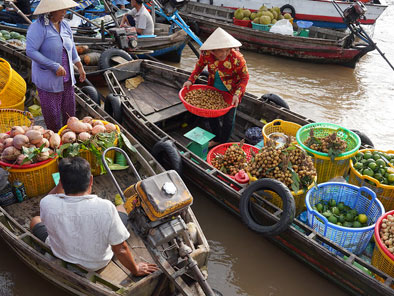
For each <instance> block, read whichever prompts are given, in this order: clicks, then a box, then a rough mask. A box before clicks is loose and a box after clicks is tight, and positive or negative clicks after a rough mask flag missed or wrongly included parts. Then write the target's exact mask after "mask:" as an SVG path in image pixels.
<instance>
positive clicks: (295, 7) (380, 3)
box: [191, 0, 387, 29]
mask: <svg viewBox="0 0 394 296" xmlns="http://www.w3.org/2000/svg"><path fill="white" fill-rule="evenodd" d="M191 2H200V3H205V4H210V5H215V6H223V7H228V8H232V9H237V8H239V7H244V8H247V9H251V10H258V9H259V8H260V7H261V6H262V4H264V5H265V6H266V7H268V8H271V7H274V6H276V7H279V8H281V10H282V11H283V10H285V11H286V12H289V13H291V14H292V16H293V17H294V18H295V19H297V20H307V21H312V22H313V23H314V24H315V26H319V27H326V28H337V29H338V28H343V29H344V28H346V25H345V24H344V23H343V20H342V18H341V17H340V15H339V14H338V12H337V11H336V10H335V8H334V6H333V4H332V1H330V0H321V1H316V0H271V1H269V0H268V1H264V3H263V2H262V1H259V0H247V1H243V3H242V5H240V3H239V2H238V1H235V0H209V1H208V0H192V1H191ZM335 2H336V3H337V4H338V5H339V7H340V8H341V10H342V11H343V10H345V9H346V8H347V7H349V5H350V4H351V2H349V1H335ZM361 2H363V4H364V5H365V7H366V8H367V12H366V15H365V16H366V19H362V20H361V23H362V24H365V25H373V24H374V23H375V22H376V20H377V19H378V18H379V16H380V15H381V14H382V13H383V12H384V11H385V10H386V8H387V3H386V1H384V0H375V1H369V0H361Z"/></svg>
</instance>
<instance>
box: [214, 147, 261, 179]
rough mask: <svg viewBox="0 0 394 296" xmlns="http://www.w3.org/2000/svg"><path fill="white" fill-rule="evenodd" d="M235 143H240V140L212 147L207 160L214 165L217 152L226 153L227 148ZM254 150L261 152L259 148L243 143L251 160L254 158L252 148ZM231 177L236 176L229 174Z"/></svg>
mask: <svg viewBox="0 0 394 296" xmlns="http://www.w3.org/2000/svg"><path fill="white" fill-rule="evenodd" d="M233 144H239V142H232V143H224V144H220V145H218V146H216V147H214V148H212V149H211V150H210V151H209V152H208V155H207V162H208V163H209V164H210V165H212V163H211V160H212V159H213V158H214V157H215V156H216V155H217V154H224V153H226V151H227V149H228V148H229V147H230V146H231V145H233ZM251 149H252V150H253V151H254V152H255V153H257V152H259V149H258V148H256V147H254V146H252V145H249V144H243V146H242V150H243V151H244V152H245V153H246V160H247V161H249V160H250V159H251V158H252V154H251V152H250V150H251ZM228 176H229V177H231V178H233V179H234V176H231V175H228Z"/></svg>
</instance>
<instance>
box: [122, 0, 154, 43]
mask: <svg viewBox="0 0 394 296" xmlns="http://www.w3.org/2000/svg"><path fill="white" fill-rule="evenodd" d="M131 6H133V7H134V8H133V9H132V10H131V11H130V12H128V13H127V14H125V15H123V17H122V21H121V23H120V26H121V27H123V26H133V24H134V23H135V28H136V30H137V33H138V35H153V34H154V31H155V27H154V24H153V19H152V16H151V15H150V13H149V11H148V10H147V9H146V7H145V6H144V4H143V0H131Z"/></svg>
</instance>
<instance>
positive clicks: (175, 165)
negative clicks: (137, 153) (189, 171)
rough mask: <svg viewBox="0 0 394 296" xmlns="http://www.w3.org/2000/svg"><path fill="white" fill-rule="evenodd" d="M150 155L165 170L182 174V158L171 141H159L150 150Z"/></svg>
mask: <svg viewBox="0 0 394 296" xmlns="http://www.w3.org/2000/svg"><path fill="white" fill-rule="evenodd" d="M152 155H153V157H154V158H156V159H157V160H158V161H159V162H160V164H162V165H163V166H164V168H165V169H173V170H175V171H176V172H177V173H178V174H179V175H181V174H182V158H181V155H180V154H179V152H178V150H177V149H176V146H175V143H174V142H173V141H171V140H165V141H159V142H157V143H156V144H155V145H153V148H152Z"/></svg>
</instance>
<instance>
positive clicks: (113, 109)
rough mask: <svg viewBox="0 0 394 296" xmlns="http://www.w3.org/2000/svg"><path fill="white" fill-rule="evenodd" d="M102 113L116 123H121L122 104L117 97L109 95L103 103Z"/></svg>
mask: <svg viewBox="0 0 394 296" xmlns="http://www.w3.org/2000/svg"><path fill="white" fill-rule="evenodd" d="M104 111H105V112H107V113H108V114H109V115H110V116H111V117H112V118H113V119H115V120H116V121H117V122H119V123H122V103H121V101H120V98H119V97H117V96H115V95H114V94H109V95H108V96H107V97H106V98H105V101H104Z"/></svg>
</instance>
